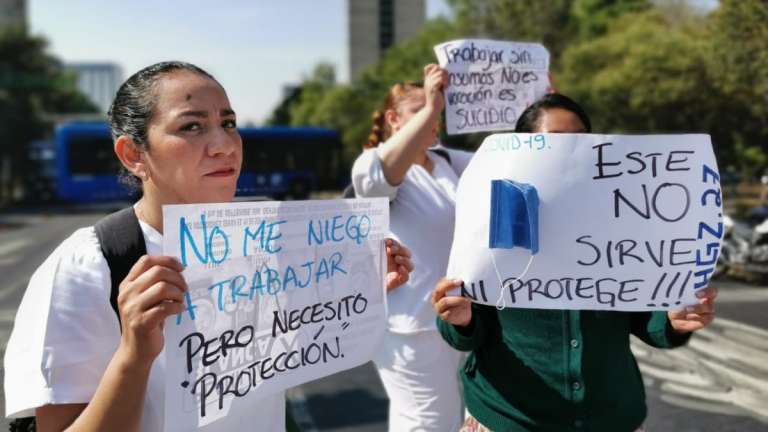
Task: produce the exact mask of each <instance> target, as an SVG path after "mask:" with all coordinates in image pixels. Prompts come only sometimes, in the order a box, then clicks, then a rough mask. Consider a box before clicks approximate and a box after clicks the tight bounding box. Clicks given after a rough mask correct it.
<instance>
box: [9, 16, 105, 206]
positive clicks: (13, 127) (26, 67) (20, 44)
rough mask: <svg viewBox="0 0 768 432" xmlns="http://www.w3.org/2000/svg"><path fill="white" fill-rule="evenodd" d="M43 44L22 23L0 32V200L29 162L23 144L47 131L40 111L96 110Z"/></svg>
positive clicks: (29, 168) (27, 169)
mask: <svg viewBox="0 0 768 432" xmlns="http://www.w3.org/2000/svg"><path fill="white" fill-rule="evenodd" d="M46 48H47V42H46V41H45V39H43V38H41V37H35V36H29V35H27V34H26V33H25V32H24V30H23V29H19V28H15V27H12V28H8V29H6V30H4V31H3V32H0V59H1V60H0V143H2V144H1V145H0V164H2V165H0V169H8V170H10V172H5V173H2V175H0V179H2V180H5V181H6V182H5V184H3V185H0V202H2V201H5V200H8V199H9V198H10V196H9V195H10V194H11V192H10V188H11V185H13V184H18V183H19V182H20V181H21V179H22V176H23V175H28V174H29V173H30V171H32V169H33V168H34V167H33V166H32V165H31V161H30V160H29V158H28V150H27V148H28V147H27V146H28V144H29V143H30V142H31V141H33V140H35V139H39V138H42V137H44V136H45V135H46V134H47V133H48V131H50V127H51V124H50V123H49V122H48V121H46V114H50V113H73V112H74V113H83V112H95V111H96V107H94V106H93V104H91V103H90V102H89V101H88V100H87V99H86V98H85V97H84V96H83V95H82V94H80V93H79V91H78V90H77V88H76V86H75V77H74V76H73V75H71V74H68V73H67V72H65V71H64V69H63V68H62V65H61V63H60V62H59V61H58V60H57V59H56V58H54V57H53V56H51V55H50V54H48V53H46ZM3 161H5V162H3ZM8 180H10V181H8Z"/></svg>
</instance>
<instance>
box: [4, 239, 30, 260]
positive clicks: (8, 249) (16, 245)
mask: <svg viewBox="0 0 768 432" xmlns="http://www.w3.org/2000/svg"><path fill="white" fill-rule="evenodd" d="M30 243H31V242H30V241H29V240H28V239H19V240H11V241H8V242H3V243H0V257H3V258H6V256H7V255H12V254H16V252H17V251H18V250H19V249H22V248H23V247H25V246H27V245H28V244H30ZM16 255H20V254H16Z"/></svg>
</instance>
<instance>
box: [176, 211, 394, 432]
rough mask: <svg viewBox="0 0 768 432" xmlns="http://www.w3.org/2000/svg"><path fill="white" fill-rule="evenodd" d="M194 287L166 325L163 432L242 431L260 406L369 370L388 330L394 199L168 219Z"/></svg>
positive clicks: (203, 213) (192, 213)
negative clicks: (388, 245) (387, 248)
mask: <svg viewBox="0 0 768 432" xmlns="http://www.w3.org/2000/svg"><path fill="white" fill-rule="evenodd" d="M163 226H164V228H165V229H164V231H165V232H164V236H163V253H164V254H165V255H171V256H175V257H178V258H179V259H180V260H181V262H182V263H183V264H185V265H186V267H185V270H184V272H183V275H184V278H185V280H186V281H187V283H188V285H189V292H188V295H187V296H186V301H185V311H184V312H183V313H182V314H180V315H179V316H177V317H176V318H175V319H173V318H171V319H169V320H168V322H167V323H166V326H165V338H166V344H165V362H166V377H167V378H166V389H165V419H166V426H165V430H166V431H189V430H204V431H220V430H221V431H224V430H236V429H238V428H240V427H242V425H243V424H251V425H253V424H258V423H253V421H258V419H250V417H249V416H251V415H252V414H251V412H252V411H253V407H254V404H255V403H258V399H259V398H261V397H264V396H267V395H269V394H273V393H275V392H278V391H281V390H284V389H286V388H288V387H292V386H295V385H298V384H301V383H304V382H307V381H310V380H313V379H317V378H320V377H323V376H326V375H329V374H332V373H335V372H338V371H341V370H344V369H349V368H352V367H355V366H358V365H360V364H363V363H365V362H366V361H368V360H370V359H371V358H372V356H373V353H374V350H375V349H376V348H377V346H378V345H379V344H380V342H381V339H382V337H383V334H384V330H385V328H386V325H385V322H386V303H385V301H384V277H385V272H386V255H385V252H384V245H383V239H384V238H385V236H386V235H387V233H388V232H389V203H388V202H387V200H386V199H357V200H332V201H294V202H254V203H229V204H202V205H176V206H165V207H164V208H163Z"/></svg>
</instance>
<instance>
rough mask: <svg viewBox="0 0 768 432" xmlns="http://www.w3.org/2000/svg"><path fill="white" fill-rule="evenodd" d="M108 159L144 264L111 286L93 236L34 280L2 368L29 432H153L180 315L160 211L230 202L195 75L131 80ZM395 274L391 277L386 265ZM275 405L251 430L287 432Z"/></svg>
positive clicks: (402, 255)
mask: <svg viewBox="0 0 768 432" xmlns="http://www.w3.org/2000/svg"><path fill="white" fill-rule="evenodd" d="M108 116H109V122H110V126H111V128H112V135H113V138H114V149H115V153H116V154H117V157H118V158H119V159H120V162H121V163H122V165H123V167H124V168H125V170H126V171H127V178H129V179H132V180H133V181H134V182H135V183H136V184H138V185H139V186H140V187H141V189H142V192H143V196H142V198H141V199H140V200H139V201H138V202H137V203H136V204H135V206H134V211H135V214H136V216H137V218H138V220H139V224H140V227H141V231H142V234H143V237H144V241H145V245H146V250H147V253H148V254H147V255H145V256H143V257H142V258H141V259H139V260H138V261H137V262H136V263H135V265H133V267H132V268H131V270H130V272H129V273H128V276H127V277H126V278H125V279H124V280H123V282H122V283H121V284H120V290H119V296H118V300H117V305H118V311H119V318H120V321H119V322H118V320H117V317H116V315H115V311H114V310H113V309H112V307H111V305H110V302H109V301H108V299H109V298H110V290H111V282H110V268H109V267H108V265H107V262H106V260H105V258H104V255H103V254H102V251H101V248H100V244H99V241H98V238H97V236H96V233H95V231H94V228H93V227H88V228H82V229H80V230H78V231H76V232H75V233H74V234H73V235H72V236H71V237H69V238H68V239H67V240H65V241H64V242H63V243H62V244H61V245H59V247H58V248H57V249H56V250H55V251H54V252H53V253H52V254H51V255H50V256H49V257H48V259H47V260H46V261H45V262H44V263H43V264H42V265H41V266H40V267H39V268H38V270H37V271H36V272H35V274H34V275H33V276H32V278H31V280H30V283H29V286H28V288H27V291H26V293H25V295H24V299H23V300H22V303H21V306H20V308H19V311H18V315H17V317H16V322H15V326H14V330H13V333H12V334H11V338H10V341H9V343H8V348H7V351H6V357H5V398H6V415H7V416H9V417H20V416H28V415H35V416H36V421H37V430H39V431H61V430H64V429H66V430H73V431H81V430H87V431H137V430H142V431H160V430H162V429H163V423H164V419H163V414H164V386H165V382H164V379H165V377H164V369H165V365H164V364H163V362H162V358H163V357H162V356H159V357H158V355H159V354H160V352H161V351H162V350H163V345H164V340H163V332H162V329H163V323H164V321H165V319H166V318H167V317H169V316H171V315H175V314H177V313H179V312H180V311H181V310H182V303H183V295H184V292H185V290H186V289H187V285H186V283H185V281H184V279H183V278H182V276H181V274H180V272H181V270H182V267H181V264H180V263H179V262H178V261H176V260H175V259H174V258H172V257H167V256H161V255H160V254H161V250H162V249H161V245H162V232H163V226H162V206H163V205H165V204H185V203H210V202H228V201H231V200H232V198H233V196H234V194H235V187H236V182H237V177H238V175H239V173H240V164H241V161H242V141H241V139H240V135H239V134H238V131H237V128H236V120H235V112H234V111H233V110H232V108H231V106H230V103H229V99H228V98H227V94H226V93H225V91H224V89H223V88H222V87H221V85H220V84H219V83H218V82H217V81H216V80H215V79H214V78H213V77H212V76H211V75H209V74H208V73H206V72H205V71H203V70H201V69H199V68H197V67H196V66H193V65H190V64H187V63H181V62H164V63H158V64H155V65H152V66H149V67H147V68H145V69H143V70H141V71H139V72H137V73H136V74H134V75H133V76H131V77H130V78H129V79H128V80H127V81H126V82H125V83H124V84H123V85H122V86H121V87H120V89H119V90H118V92H117V95H116V97H115V100H114V102H113V104H112V107H111V108H110V111H109V114H108ZM388 252H389V254H390V258H392V259H390V262H389V266H388V267H389V268H390V273H389V274H388V278H387V281H388V285H389V286H394V285H398V284H399V283H402V282H404V281H405V280H407V277H408V270H409V269H410V268H411V262H410V259H409V258H408V254H409V253H408V251H407V249H405V248H403V247H400V246H399V245H397V243H395V242H391V241H390V243H389V247H388ZM394 261H396V262H397V264H399V265H397V270H395V271H392V269H393V268H394V264H395V262H394ZM284 413H285V401H284V394H283V393H280V394H277V395H274V396H272V397H268V398H266V399H262V400H260V402H259V403H258V404H255V405H254V407H253V410H252V411H251V413H250V415H251V418H249V419H247V422H248V423H249V424H253V425H254V430H260V431H282V430H285V414H284Z"/></svg>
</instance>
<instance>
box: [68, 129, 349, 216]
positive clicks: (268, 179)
mask: <svg viewBox="0 0 768 432" xmlns="http://www.w3.org/2000/svg"><path fill="white" fill-rule="evenodd" d="M239 131H240V136H241V137H242V139H243V167H242V171H241V174H240V178H239V180H238V182H237V195H238V196H260V197H268V198H272V199H285V198H293V199H305V198H307V197H308V196H309V193H310V192H311V191H314V190H319V189H339V188H340V187H342V186H343V184H342V182H343V180H342V179H344V178H345V177H346V172H345V171H344V168H343V167H342V162H341V157H342V156H341V154H342V149H341V139H340V137H339V134H338V132H336V131H335V130H332V129H324V128H309V127H302V128H293V127H264V128H240V129H239ZM54 141H55V152H56V170H55V171H56V174H55V178H54V184H55V190H56V196H57V198H58V199H59V200H61V201H66V202H78V203H86V202H99V201H116V200H130V199H134V198H135V197H134V196H131V193H130V191H129V190H128V189H127V188H126V187H125V186H123V185H122V184H121V183H120V182H119V181H118V175H117V174H118V172H119V171H120V162H119V161H118V160H117V157H116V156H115V154H114V151H113V144H112V137H111V135H110V132H109V127H108V126H107V125H106V124H105V123H100V122H93V123H67V124H62V125H60V126H58V127H57V128H56V131H55V137H54Z"/></svg>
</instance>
